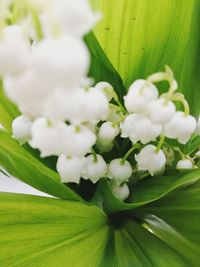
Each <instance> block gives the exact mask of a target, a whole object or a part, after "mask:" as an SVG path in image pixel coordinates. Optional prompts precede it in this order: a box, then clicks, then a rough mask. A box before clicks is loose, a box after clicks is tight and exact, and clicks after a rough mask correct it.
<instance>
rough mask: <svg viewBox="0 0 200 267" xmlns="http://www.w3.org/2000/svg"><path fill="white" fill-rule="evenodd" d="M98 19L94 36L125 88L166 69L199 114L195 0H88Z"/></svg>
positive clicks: (199, 15) (199, 12) (199, 19)
mask: <svg viewBox="0 0 200 267" xmlns="http://www.w3.org/2000/svg"><path fill="white" fill-rule="evenodd" d="M91 3H92V4H93V6H94V7H95V9H97V10H101V11H102V13H103V19H102V20H101V21H100V22H99V23H98V24H97V26H96V28H95V30H94V33H95V35H96V37H97V39H98V41H99V43H100V45H101V46H102V48H103V49H104V51H105V53H106V55H107V56H108V58H109V60H110V61H111V63H112V64H113V66H114V67H115V69H116V70H117V72H118V73H119V74H120V75H121V77H122V79H123V81H124V84H125V86H126V87H128V86H129V85H130V84H131V83H132V81H134V80H135V79H138V78H145V77H147V76H148V75H150V74H151V73H154V72H157V71H160V70H163V68H164V66H165V65H166V64H167V65H169V66H170V67H171V68H172V70H173V71H174V73H175V77H176V78H177V80H178V82H180V91H182V92H184V93H185V95H186V97H187V99H188V100H189V103H190V106H191V110H192V113H193V114H195V115H198V113H199V111H200V106H199V97H200V66H199V60H198V58H199V51H200V34H199V27H198V26H199V23H200V2H199V1H198V0H192V1H191V0H183V1H179V0H174V1H157V0H152V1H149V0H143V1H139V0H126V1H123V0H110V1H109V2H108V1H106V0H100V1H96V0H91Z"/></svg>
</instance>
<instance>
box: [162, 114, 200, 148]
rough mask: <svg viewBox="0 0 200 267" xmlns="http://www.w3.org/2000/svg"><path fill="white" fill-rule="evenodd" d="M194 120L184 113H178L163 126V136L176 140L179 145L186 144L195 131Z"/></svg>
mask: <svg viewBox="0 0 200 267" xmlns="http://www.w3.org/2000/svg"><path fill="white" fill-rule="evenodd" d="M196 124H197V123H196V120H195V118H193V117H192V116H190V115H185V113H184V112H182V111H178V112H176V113H175V115H174V116H173V118H172V119H171V120H170V121H169V122H168V123H166V124H165V125H164V130H163V134H164V135H165V136H167V137H168V138H173V139H177V140H178V141H179V143H181V144H186V143H187V142H188V141H189V139H190V137H191V135H192V134H193V133H194V131H195V129H196Z"/></svg>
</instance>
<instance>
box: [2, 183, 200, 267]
mask: <svg viewBox="0 0 200 267" xmlns="http://www.w3.org/2000/svg"><path fill="white" fill-rule="evenodd" d="M188 192H189V193H188ZM197 193H198V196H197V195H196V194H197ZM199 193H200V192H199V187H195V189H194V188H193V189H192V190H190V189H189V190H188V189H187V190H185V189H183V190H179V191H177V192H176V193H175V194H172V195H169V196H168V197H167V198H166V202H165V201H156V202H154V203H152V204H151V205H147V206H144V207H141V208H139V209H136V210H134V211H131V213H129V214H128V216H127V215H126V213H121V214H118V215H114V216H113V217H109V218H107V217H106V216H105V214H104V213H103V212H102V211H101V210H100V209H98V208H97V207H94V206H88V205H85V204H82V203H80V202H71V201H64V200H58V199H50V198H44V197H36V196H27V195H19V194H7V193H2V194H0V213H1V216H0V235H1V239H0V264H1V266H2V267H4V266H5V267H7V266H10V267H14V266H15V267H17V266H19V267H23V266H24V267H25V266H30V267H31V266H33V267H35V266H38V267H46V266H49V267H51V266H52V267H54V266H63V267H65V266H66V267H68V266H74V267H76V266H77V267H79V266H80V267H107V266H109V267H161V266H162V267H168V266H173V267H188V266H190V267H196V266H198V264H199V240H200V230H199V224H198V222H199V221H198V219H199V215H200V208H199V207H197V203H199V200H200V199H199V198H200V194H199ZM194 196H195V197H194ZM183 198H184V199H185V201H184V200H183ZM177 199H178V200H177ZM166 203H167V204H166ZM19 215H20V216H19ZM182 219H184V220H183V221H181V222H182V223H181V224H180V220H182Z"/></svg>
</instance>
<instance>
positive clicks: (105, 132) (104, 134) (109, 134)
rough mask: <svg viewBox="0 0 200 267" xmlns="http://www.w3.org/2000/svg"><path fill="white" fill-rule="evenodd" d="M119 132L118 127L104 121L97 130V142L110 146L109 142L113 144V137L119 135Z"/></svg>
mask: <svg viewBox="0 0 200 267" xmlns="http://www.w3.org/2000/svg"><path fill="white" fill-rule="evenodd" d="M119 132H120V130H119V126H118V125H114V124H113V123H112V122H110V121H106V122H104V123H103V124H102V125H101V126H100V128H99V132H98V136H97V137H98V141H99V142H100V143H101V144H105V145H106V144H110V143H111V142H113V140H114V139H115V137H116V136H117V135H118V134H119Z"/></svg>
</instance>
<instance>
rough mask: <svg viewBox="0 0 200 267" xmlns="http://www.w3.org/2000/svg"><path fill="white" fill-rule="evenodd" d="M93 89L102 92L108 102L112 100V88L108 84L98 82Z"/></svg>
mask: <svg viewBox="0 0 200 267" xmlns="http://www.w3.org/2000/svg"><path fill="white" fill-rule="evenodd" d="M95 88H96V89H97V90H99V91H100V92H102V93H103V94H104V95H105V96H106V98H107V99H108V101H110V100H111V99H112V98H113V90H114V89H113V87H112V85H111V84H110V83H108V82H98V83H97V84H96V85H95Z"/></svg>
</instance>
